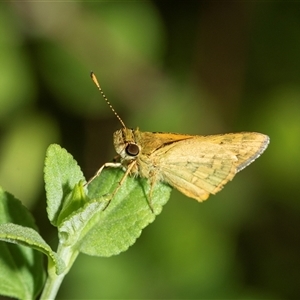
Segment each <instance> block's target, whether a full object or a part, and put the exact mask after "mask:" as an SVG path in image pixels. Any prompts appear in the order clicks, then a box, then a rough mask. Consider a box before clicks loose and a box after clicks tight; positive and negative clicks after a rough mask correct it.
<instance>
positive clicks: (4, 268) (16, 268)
mask: <svg viewBox="0 0 300 300" xmlns="http://www.w3.org/2000/svg"><path fill="white" fill-rule="evenodd" d="M11 222H14V223H18V224H20V225H23V226H26V227H27V228H28V229H29V230H30V231H34V232H36V231H35V230H36V225H35V223H34V220H33V218H32V216H31V214H30V213H29V211H28V210H27V209H26V208H25V207H24V206H23V205H22V203H21V202H20V201H19V200H17V199H16V198H14V196H12V195H11V194H9V193H7V192H5V191H4V190H3V189H2V188H0V224H2V225H0V227H1V230H0V235H1V238H0V239H1V240H5V241H7V238H8V237H9V235H8V232H7V230H8V227H7V224H4V223H11ZM20 225H15V226H19V227H21V226H20ZM3 226H4V228H3ZM5 227H6V228H5ZM22 228H23V227H22ZM2 229H4V230H3V231H2ZM10 242H11V241H10ZM14 242H16V241H14ZM0 270H1V272H0V294H2V295H6V296H10V297H15V298H19V299H33V298H35V296H36V295H37V294H38V293H39V291H40V290H41V288H42V286H43V283H44V279H45V272H44V267H43V256H42V254H41V253H40V252H37V251H34V250H33V249H31V248H28V247H24V246H21V245H11V244H8V243H3V242H0Z"/></svg>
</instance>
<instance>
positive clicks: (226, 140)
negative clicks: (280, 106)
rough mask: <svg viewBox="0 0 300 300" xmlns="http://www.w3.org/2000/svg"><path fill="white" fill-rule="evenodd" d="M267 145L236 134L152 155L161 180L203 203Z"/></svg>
mask: <svg viewBox="0 0 300 300" xmlns="http://www.w3.org/2000/svg"><path fill="white" fill-rule="evenodd" d="M267 141H268V139H266V136H264V135H261V134H256V133H255V134H254V133H237V134H225V135H215V136H195V137H193V138H191V139H187V140H182V141H178V142H175V143H173V144H170V145H168V146H165V147H163V148H161V149H159V150H158V151H156V153H155V155H156V157H158V159H159V162H158V163H157V165H158V167H159V168H160V174H161V180H163V181H165V182H167V183H169V184H170V185H171V186H173V187H175V188H176V189H178V190H179V191H181V192H182V193H183V194H185V195H186V196H188V197H191V198H194V199H196V200H198V201H203V200H206V199H207V198H208V196H209V194H215V193H217V192H218V191H220V190H221V189H222V188H223V186H224V185H225V184H226V183H227V182H228V181H230V180H232V179H233V177H234V176H235V174H236V172H238V171H240V170H241V169H243V168H244V167H246V166H247V165H249V164H250V163H251V162H252V161H254V160H255V158H257V157H258V156H259V155H260V154H261V153H262V152H263V151H264V150H265V149H266V147H267Z"/></svg>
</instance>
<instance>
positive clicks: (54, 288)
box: [40, 244, 79, 300]
mask: <svg viewBox="0 0 300 300" xmlns="http://www.w3.org/2000/svg"><path fill="white" fill-rule="evenodd" d="M78 254H79V252H78V251H74V250H73V249H72V248H71V247H65V246H62V245H61V244H60V245H59V246H58V250H57V255H58V256H59V257H60V258H61V259H62V260H63V261H64V263H65V266H66V268H65V270H64V272H62V273H61V274H59V275H57V274H56V267H55V266H52V267H50V268H49V267H48V278H47V280H46V283H45V286H44V289H43V293H42V295H41V297H40V300H54V299H55V297H56V295H57V293H58V290H59V288H60V286H61V283H62V281H63V280H64V278H65V276H66V275H67V273H68V272H69V270H70V269H71V267H72V265H73V263H74V261H75V259H76V257H77V255H78Z"/></svg>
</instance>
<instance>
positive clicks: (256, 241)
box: [0, 1, 300, 299]
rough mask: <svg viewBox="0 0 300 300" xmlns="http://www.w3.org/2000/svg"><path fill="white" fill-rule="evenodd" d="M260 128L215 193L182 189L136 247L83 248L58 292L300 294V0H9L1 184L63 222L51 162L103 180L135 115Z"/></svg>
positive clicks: (153, 120)
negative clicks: (255, 149)
mask: <svg viewBox="0 0 300 300" xmlns="http://www.w3.org/2000/svg"><path fill="white" fill-rule="evenodd" d="M90 70H93V71H94V72H95V73H96V75H97V77H98V79H99V81H100V84H101V86H102V88H103V90H104V92H105V94H106V95H107V97H108V98H109V100H110V102H111V103H112V104H113V106H114V108H115V109H116V111H117V112H118V113H119V114H120V116H121V117H122V118H123V120H124V122H125V123H126V124H127V126H128V127H133V128H135V127H137V126H139V127H140V129H141V130H143V131H162V132H177V133H188V134H216V133H225V132H239V131H258V132H262V133H265V134H267V135H269V136H270V138H271V144H270V146H269V148H268V149H267V150H266V152H265V153H264V154H263V155H262V157H261V158H259V159H258V160H257V161H256V162H255V163H254V164H253V165H251V166H250V167H248V168H247V169H246V170H245V171H243V172H242V173H240V174H238V176H237V177H236V178H235V179H234V181H233V183H229V184H228V185H227V186H226V187H225V189H224V190H223V191H222V192H221V193H220V194H217V195H216V196H211V197H210V199H209V200H208V201H206V202H205V203H203V204H199V203H197V202H196V201H194V200H192V199H189V198H186V197H185V196H183V195H181V194H180V193H179V192H177V191H174V192H173V193H172V197H171V199H170V201H169V203H168V204H167V205H166V206H165V208H164V210H163V212H162V213H161V215H160V216H158V217H157V219H156V221H155V222H154V223H153V224H151V225H150V226H149V227H147V228H146V229H145V230H144V231H143V233H142V236H141V237H140V238H139V239H138V240H137V243H136V244H135V245H134V246H133V247H131V248H130V249H129V250H128V251H127V252H125V253H122V254H120V255H119V256H115V257H111V258H97V257H88V256H86V255H80V256H79V258H78V260H77V261H76V263H75V265H74V267H73V269H71V272H70V274H69V275H68V276H67V277H66V279H65V281H64V282H63V285H62V287H61V290H60V292H59V295H58V299H121V298H123V299H133V298H134V299H146V298H149V299H150V298H157V299H167V298H168V299H175V298H177V299H178V298H185V299H201V298H207V299H225V298H226V299H299V298H300V284H299V283H300V236H299V226H300V201H299V200H300V199H299V192H300V185H299V181H300V155H299V149H300V3H296V2H291V3H289V2H281V3H280V2H264V3H262V2H242V1H241V2H239V1H236V2H215V1H211V2H209V1H205V2H204V1H203V2H202V1H198V2H183V1H182V2H178V3H177V2H167V1H149V2H143V1H134V2H127V1H119V2H115V1H106V2H100V1H99V2H61V3H59V2H55V1H53V2H27V1H24V2H7V3H3V2H1V3H0V185H1V186H2V187H3V188H4V189H6V190H7V191H9V192H11V193H12V194H14V195H15V196H16V197H18V198H19V199H21V200H22V201H23V203H24V204H25V205H26V206H27V207H28V208H29V209H30V210H31V211H32V212H33V214H34V215H35V217H36V219H37V223H38V226H39V227H40V229H41V233H42V235H43V236H44V238H45V239H46V240H47V241H48V242H49V243H51V244H52V245H53V247H54V249H55V247H56V242H57V237H56V231H55V228H53V227H51V226H50V225H49V223H48V221H47V216H46V213H45V192H44V189H43V160H44V156H45V150H46V148H47V146H48V145H49V144H51V143H59V144H60V145H62V146H63V147H65V148H66V149H67V150H68V151H69V152H70V153H71V154H72V155H73V156H74V157H75V159H76V160H77V161H78V163H79V165H80V166H81V168H82V170H83V172H84V174H85V175H86V177H87V178H89V177H91V176H92V174H94V172H95V171H96V170H97V169H98V168H99V166H101V165H102V164H103V163H104V162H107V161H109V160H110V159H111V158H112V157H113V156H114V155H115V152H114V149H113V145H112V133H113V132H114V131H115V130H116V129H119V128H120V127H121V125H120V124H119V122H118V120H117V119H116V118H115V116H114V114H113V113H112V112H111V111H110V109H109V108H108V107H107V105H106V104H105V103H104V101H103V99H102V98H101V95H100V93H99V92H98V91H97V89H96V87H95V86H94V85H93V83H92V82H91V79H90V77H89V72H90Z"/></svg>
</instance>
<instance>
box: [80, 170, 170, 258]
mask: <svg viewBox="0 0 300 300" xmlns="http://www.w3.org/2000/svg"><path fill="white" fill-rule="evenodd" d="M123 176H124V172H123V171H122V170H121V169H112V168H110V169H105V170H103V172H102V173H101V175H100V176H98V177H96V178H95V179H94V181H92V182H91V183H90V185H89V186H88V189H89V193H88V196H89V197H90V198H91V199H94V201H96V200H97V199H102V201H104V199H103V197H102V198H101V196H103V195H106V200H107V199H109V197H110V195H111V193H112V192H113V191H114V190H115V188H116V187H117V186H118V184H119V182H120V180H121V179H122V177H123ZM171 190H172V188H171V187H170V186H168V185H166V184H163V183H157V184H156V185H155V186H154V189H153V191H152V198H151V199H149V191H150V186H149V183H148V180H147V179H141V178H133V177H130V176H128V177H127V178H126V180H125V181H124V183H123V185H122V186H121V188H120V189H119V191H118V192H117V193H116V195H115V196H114V197H113V199H111V202H110V204H109V205H108V207H107V208H106V209H105V210H104V211H100V212H99V213H98V212H97V213H96V214H94V216H93V217H92V218H90V220H89V221H88V222H87V223H88V224H87V225H86V226H88V227H89V231H87V232H86V234H85V236H82V237H81V238H82V240H81V242H80V251H81V252H83V253H86V254H89V255H96V256H111V255H116V254H119V253H120V252H122V251H125V250H127V248H128V247H129V246H131V245H132V244H133V243H134V242H135V241H136V239H137V238H138V237H139V236H140V234H141V231H142V229H143V228H145V227H146V226H147V225H148V224H149V223H151V222H153V221H154V219H155V216H156V215H158V214H159V213H160V212H161V211H162V206H163V205H164V204H165V203H166V202H167V201H168V199H169V197H170V193H171ZM149 201H150V203H151V207H152V208H153V211H154V212H152V210H151V207H150V205H149ZM104 203H105V202H104ZM88 208H90V207H89V205H88V206H87V207H86V208H85V209H88ZM100 210H101V209H100ZM83 211H84V210H83ZM83 211H82V212H81V214H82V213H83ZM78 219H79V218H78Z"/></svg>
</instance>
